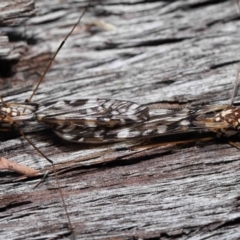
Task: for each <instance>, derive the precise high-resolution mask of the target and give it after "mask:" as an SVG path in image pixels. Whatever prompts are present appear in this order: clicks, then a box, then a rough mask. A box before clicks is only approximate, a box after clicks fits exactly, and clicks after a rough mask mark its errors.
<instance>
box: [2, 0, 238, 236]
mask: <svg viewBox="0 0 240 240" xmlns="http://www.w3.org/2000/svg"><path fill="white" fill-rule="evenodd" d="M99 4H100V1H93V4H92V5H93V7H91V8H90V9H89V10H88V12H87V13H86V15H85V17H84V19H83V21H82V23H81V24H79V26H78V27H77V29H76V30H75V31H74V33H73V35H72V36H71V37H70V38H69V39H68V41H67V42H66V44H65V46H64V48H63V49H62V51H61V52H60V54H59V55H58V57H57V59H56V61H55V62H54V65H53V67H52V68H51V70H50V71H49V73H48V74H47V76H46V79H45V80H44V82H43V84H42V85H41V87H40V89H39V91H38V92H37V94H36V96H35V97H34V99H33V101H36V102H44V101H49V100H56V99H62V98H89V97H93V98H94V97H105V98H106V97H107V98H116V99H124V100H132V101H136V102H139V103H142V104H151V103H158V102H165V103H168V104H172V103H174V104H175V103H177V104H178V103H179V104H181V103H184V104H185V103H188V104H192V105H194V106H201V104H222V103H228V102H229V101H230V96H231V91H232V82H233V81H234V80H235V73H236V70H237V67H238V62H239V55H238V52H239V46H240V42H239V36H238V35H239V34H238V29H239V27H240V21H239V13H238V11H237V6H236V4H235V2H234V1H209V0H202V1H199V0H198V1H197V0H187V1H186V0H185V1H184V0H182V1H172V2H168V1H156V2H148V3H147V2H138V1H131V2H130V1H124V0H116V1H107V0H106V1H101V5H99ZM86 5H87V2H86V1H84V0H83V1H81V2H78V3H77V2H76V1H74V2H73V3H71V4H67V3H64V2H62V1H53V2H50V1H39V2H37V3H36V7H37V9H38V11H39V15H38V16H37V17H35V18H31V19H30V20H29V21H28V22H27V25H26V26H27V27H26V36H27V39H30V38H34V40H35V44H34V45H28V47H27V48H26V52H25V53H24V54H22V55H21V60H20V61H19V62H18V63H17V65H14V66H13V67H15V71H16V74H15V75H14V76H13V77H12V78H11V79H8V80H9V81H10V82H11V83H15V84H10V85H11V88H7V89H4V91H2V92H1V95H3V96H4V100H5V101H10V100H11V101H24V100H25V99H26V98H27V97H29V95H30V93H31V88H30V86H31V85H33V84H34V83H36V81H37V78H38V75H39V73H40V72H42V70H43V69H44V66H45V65H46V60H47V59H49V56H50V53H51V54H52V53H53V52H54V51H55V50H56V48H57V44H58V43H59V41H60V40H61V39H62V38H63V36H65V34H67V33H68V31H69V29H70V27H71V26H72V24H73V23H75V21H76V20H77V17H78V16H79V14H80V12H81V11H82V8H83V7H84V6H86ZM2 81H4V80H2ZM4 86H6V84H5V85H4ZM236 101H239V97H236ZM28 137H29V138H30V139H31V140H32V141H33V143H34V144H35V145H36V146H37V147H38V148H39V149H41V151H43V152H44V153H45V154H47V155H48V156H49V158H50V159H52V160H53V161H54V162H55V163H56V165H57V167H58V169H59V177H60V182H61V186H62V188H63V191H64V196H65V199H66V203H67V206H68V210H69V213H70V217H71V221H72V224H73V226H74V228H75V233H76V236H77V239H112V238H114V239H128V238H129V239H130V238H134V237H135V238H143V239H149V238H158V237H161V238H162V239H173V238H174V239H176V238H177V239H186V238H191V237H192V238H194V239H206V238H209V239H238V238H240V231H239V221H238V219H239V217H240V213H239V211H238V208H239V207H238V205H239V187H240V186H239V180H240V179H239V170H240V169H239V168H240V167H239V150H237V149H235V148H233V147H231V146H230V145H228V143H227V141H225V140H224V139H223V140H222V141H219V140H211V141H207V139H202V141H201V135H200V136H198V137H199V138H198V139H195V138H193V137H196V136H190V137H191V138H189V139H188V138H187V136H186V137H185V138H184V140H186V139H188V142H187V141H185V142H179V144H178V145H177V146H176V144H175V143H174V141H175V139H168V140H167V143H164V141H165V139H156V140H155V141H154V142H145V143H142V144H136V143H134V142H132V143H119V144H109V145H99V146H89V145H81V144H80V145H79V144H72V143H68V142H65V141H63V140H61V139H59V138H57V137H56V136H55V135H54V134H53V133H52V132H51V131H50V130H49V129H46V130H43V131H42V130H41V131H40V130H39V129H37V130H36V132H32V133H29V134H28ZM153 143H154V145H153ZM0 149H1V152H2V153H1V155H2V156H3V157H5V158H8V159H11V160H12V161H15V162H18V163H21V164H25V165H28V166H30V167H32V168H35V169H37V170H39V171H43V172H44V171H46V170H49V169H50V166H49V164H48V162H47V161H46V160H44V159H42V157H40V156H38V155H37V154H36V152H35V151H34V150H32V147H31V146H29V144H28V143H27V142H26V141H25V140H24V139H23V138H21V137H12V138H10V139H8V140H5V141H2V142H1V145H0ZM18 177H19V175H17V174H14V173H9V172H7V171H6V172H1V174H0V179H1V180H0V181H1V185H0V188H1V189H0V191H1V195H0V207H1V208H0V209H1V214H0V216H1V221H0V234H1V237H2V238H5V239H39V237H40V236H41V237H42V238H46V239H48V238H49V239H53V238H55V239H59V238H64V237H65V238H69V239H70V236H69V230H68V228H67V227H66V218H65V215H64V212H63V210H62V207H61V201H60V198H59V194H58V191H57V190H56V189H57V187H56V184H55V181H54V177H53V176H52V175H51V174H50V177H49V179H48V181H47V183H44V184H41V185H40V186H39V187H37V188H36V189H33V186H35V184H36V183H37V182H38V181H39V178H34V179H24V180H19V179H18Z"/></svg>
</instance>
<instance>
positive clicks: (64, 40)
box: [26, 0, 92, 102]
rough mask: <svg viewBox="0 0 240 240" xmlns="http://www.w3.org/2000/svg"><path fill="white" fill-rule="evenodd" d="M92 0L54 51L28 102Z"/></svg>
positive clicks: (90, 0)
mask: <svg viewBox="0 0 240 240" xmlns="http://www.w3.org/2000/svg"><path fill="white" fill-rule="evenodd" d="M91 2H92V0H89V2H88V5H87V6H86V7H85V9H84V10H83V12H82V14H81V15H80V17H79V18H78V21H77V22H76V23H75V24H74V26H73V27H72V29H71V31H70V32H69V33H68V35H67V36H66V37H65V38H64V39H63V41H62V42H61V43H60V45H59V47H58V49H57V51H56V52H55V53H54V55H53V57H52V58H51V60H50V62H49V63H48V65H47V67H46V69H45V71H44V73H43V75H42V76H41V77H40V79H39V80H38V83H37V85H36V87H35V88H34V90H33V92H32V94H31V95H30V97H29V98H28V99H27V100H26V102H31V100H32V98H33V96H34V95H35V93H36V92H37V90H38V87H39V86H40V84H41V83H42V81H43V79H44V78H45V76H46V74H47V72H48V70H49V69H50V67H51V66H52V63H53V62H54V60H55V58H56V56H57V54H58V53H59V51H60V50H61V48H62V47H63V45H64V44H65V42H66V40H67V39H68V38H69V36H70V35H71V34H72V32H73V31H74V29H75V28H76V27H77V25H78V24H79V23H80V21H81V19H82V18H83V16H84V14H85V13H86V11H87V9H88V8H89V7H90V5H91Z"/></svg>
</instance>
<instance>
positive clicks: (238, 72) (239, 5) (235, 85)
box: [230, 0, 240, 106]
mask: <svg viewBox="0 0 240 240" xmlns="http://www.w3.org/2000/svg"><path fill="white" fill-rule="evenodd" d="M236 3H237V6H238V12H239V14H240V2H239V0H236ZM239 76H240V65H239V66H238V69H237V74H236V80H235V82H234V87H233V93H232V97H231V101H230V105H231V106H232V105H233V102H234V98H235V96H236V93H237V89H238V85H239Z"/></svg>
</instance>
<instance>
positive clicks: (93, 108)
mask: <svg viewBox="0 0 240 240" xmlns="http://www.w3.org/2000/svg"><path fill="white" fill-rule="evenodd" d="M84 101H85V102H84ZM74 108H75V109H74ZM66 109H69V111H66ZM51 112H52V114H51ZM190 112H191V110H190V109H187V108H185V109H183V110H181V111H172V110H167V112H166V111H165V113H159V111H158V113H155V114H154V115H153V116H152V117H151V119H149V113H151V112H150V110H149V109H148V108H147V107H145V106H143V105H139V104H136V103H134V102H130V101H121V100H106V99H96V100H77V101H64V102H61V103H59V102H58V103H56V104H51V106H49V107H47V106H46V105H45V106H44V107H40V108H39V111H37V113H36V114H37V117H38V119H39V121H42V122H45V123H47V124H51V125H52V126H53V130H54V132H55V133H56V134H57V135H58V136H59V137H61V138H63V139H65V140H68V141H73V142H86V143H102V142H117V141H124V140H126V139H136V138H150V137H154V136H159V135H168V134H171V133H178V132H184V131H186V127H189V126H190V125H191V123H190V122H189V120H188V119H189V114H190ZM53 113H54V114H53Z"/></svg>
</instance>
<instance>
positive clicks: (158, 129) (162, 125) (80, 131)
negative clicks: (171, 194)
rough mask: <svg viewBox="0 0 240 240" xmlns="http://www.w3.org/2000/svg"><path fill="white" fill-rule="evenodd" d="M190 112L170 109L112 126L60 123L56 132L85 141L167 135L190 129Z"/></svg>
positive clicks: (75, 140)
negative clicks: (66, 125)
mask: <svg viewBox="0 0 240 240" xmlns="http://www.w3.org/2000/svg"><path fill="white" fill-rule="evenodd" d="M189 112H190V110H189V109H187V108H186V109H184V110H181V111H177V112H175V111H168V113H167V114H157V115H154V116H152V117H151V119H148V120H145V121H142V122H131V123H129V124H125V125H121V126H115V127H111V128H109V127H106V126H98V127H87V128H86V127H85V128H83V127H81V126H76V125H75V126H72V128H71V127H70V126H69V127H61V126H60V125H58V126H56V127H55V128H54V132H55V133H56V134H57V135H58V136H59V137H61V138H63V139H65V140H68V141H73V142H85V143H103V142H119V141H124V140H129V139H142V138H151V137H156V136H166V135H170V134H177V133H183V132H186V130H187V129H188V131H190V126H191V122H190V121H189ZM170 113H171V114H170Z"/></svg>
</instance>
